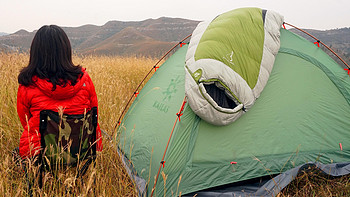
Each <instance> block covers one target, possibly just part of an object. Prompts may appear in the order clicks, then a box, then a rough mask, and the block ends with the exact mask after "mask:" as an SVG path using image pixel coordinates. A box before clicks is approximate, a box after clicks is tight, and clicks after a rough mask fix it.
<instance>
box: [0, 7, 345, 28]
mask: <svg viewBox="0 0 350 197" xmlns="http://www.w3.org/2000/svg"><path fill="white" fill-rule="evenodd" d="M240 7H260V8H264V9H271V10H274V11H276V12H278V13H280V14H282V15H283V16H284V17H285V21H286V22H289V23H292V24H294V25H296V26H298V27H302V28H313V29H322V30H323V29H334V28H341V27H350V0H288V1H285V0H171V1H168V0H45V1H44V0H0V32H6V33H13V32H15V31H18V30H20V29H25V30H27V31H33V30H36V29H39V28H40V27H41V26H42V25H46V24H57V25H59V26H69V27H77V26H81V25H85V24H94V25H103V24H105V23H106V22H108V21H110V20H119V21H140V20H145V19H149V18H154V19H155V18H159V17H162V16H166V17H179V18H186V19H194V20H200V21H202V20H210V19H211V18H213V17H215V16H217V15H218V14H221V13H223V12H226V11H229V10H232V9H235V8H240Z"/></svg>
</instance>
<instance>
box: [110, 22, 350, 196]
mask: <svg viewBox="0 0 350 197" xmlns="http://www.w3.org/2000/svg"><path fill="white" fill-rule="evenodd" d="M280 45H281V46H280V50H279V52H278V54H277V55H276V59H275V62H274V66H273V68H272V71H271V74H270V77H269V79H268V82H267V84H266V86H265V88H264V90H263V91H262V92H261V94H260V97H259V98H258V99H257V100H256V102H255V104H254V106H253V107H252V108H251V109H250V110H249V111H248V112H246V113H245V115H244V116H241V117H240V118H239V119H237V120H236V121H235V122H233V123H231V124H229V125H226V126H215V125H213V124H210V123H208V122H206V121H205V120H203V119H201V118H200V117H199V116H198V115H196V114H195V113H194V111H193V110H192V109H191V107H190V105H188V104H186V105H185V107H184V111H183V115H182V116H181V121H179V122H178V123H177V124H176V125H175V128H174V132H173V136H172V138H171V140H170V144H169V147H168V150H167V152H166V155H165V159H164V161H165V163H164V167H162V168H161V172H160V176H159V179H158V182H157V184H156V186H155V191H154V196H178V195H179V194H180V192H181V195H185V194H190V193H193V192H200V191H202V190H206V189H209V188H215V187H218V186H223V185H227V184H232V183H238V182H241V181H247V180H251V179H255V178H259V177H265V176H268V175H271V174H281V173H284V172H286V171H288V170H291V169H293V168H295V167H297V166H300V165H303V164H306V163H308V162H318V163H322V164H325V165H328V164H335V165H336V164H340V163H344V162H349V160H350V143H349V142H350V135H349V134H348V130H347V129H346V128H349V127H350V123H349V121H348V120H349V119H350V105H349V88H350V77H349V76H348V75H347V73H346V72H344V70H343V68H341V67H340V66H339V65H338V64H337V63H336V62H335V61H334V60H332V59H331V58H330V57H329V56H328V55H327V54H326V53H324V52H323V51H322V49H320V48H319V47H317V45H314V44H313V43H311V42H309V41H307V40H305V39H304V38H302V37H300V36H298V35H296V34H294V33H292V32H290V31H288V30H285V29H280ZM187 50H188V48H187V45H185V46H183V47H182V48H179V50H177V52H175V53H174V54H173V55H172V56H171V57H170V58H169V59H168V60H167V61H166V62H165V63H164V64H163V65H162V66H160V68H159V69H157V72H155V74H154V75H153V76H152V78H151V79H150V80H149V81H148V82H147V83H146V84H145V86H144V88H143V89H142V90H141V91H140V93H139V95H138V97H137V98H136V99H135V101H134V102H133V104H132V105H131V106H130V108H129V110H128V112H127V114H126V115H125V117H124V119H123V121H122V123H121V125H120V126H119V128H118V134H117V140H118V146H119V149H120V150H121V153H122V154H123V156H124V157H125V161H128V163H130V165H129V167H130V169H132V172H133V174H134V177H139V180H141V181H139V182H142V183H143V185H144V184H146V186H142V188H139V189H140V194H143V195H145V196H150V194H151V191H152V188H153V186H154V181H155V177H156V174H157V172H158V169H159V166H160V162H161V160H162V156H163V154H164V150H165V147H166V144H167V141H168V139H169V136H170V132H171V130H172V128H173V126H174V123H175V120H176V118H177V116H176V113H177V112H178V111H179V109H180V108H181V106H182V103H183V99H184V97H185V77H189V76H188V75H189V74H188V72H185V69H184V67H185V59H186V53H187ZM186 75H187V76H186ZM190 77H192V76H190ZM339 144H341V145H342V149H341V148H340V147H339ZM126 165H127V164H126ZM143 188H144V189H143Z"/></svg>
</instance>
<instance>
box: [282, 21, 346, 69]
mask: <svg viewBox="0 0 350 197" xmlns="http://www.w3.org/2000/svg"><path fill="white" fill-rule="evenodd" d="M283 24H286V25H289V26H291V27H293V28H295V29H297V30H299V31H301V32H303V33H304V34H306V35H308V36H310V37H311V38H313V39H315V40H316V41H317V42H318V43H321V44H322V45H323V46H324V47H326V48H327V49H328V50H329V51H330V52H332V53H333V54H334V55H335V56H336V57H337V58H338V59H339V60H340V61H342V62H343V63H344V64H345V66H346V67H348V68H349V69H350V66H349V65H348V64H347V63H346V62H345V61H344V60H343V59H342V58H341V57H340V56H339V55H338V54H337V53H336V52H335V51H333V50H332V49H331V48H330V47H328V46H327V45H326V44H324V43H323V42H322V41H320V40H319V39H317V38H316V37H315V36H313V35H311V34H310V33H308V32H307V31H305V30H302V29H300V28H298V27H296V26H294V25H292V24H289V23H286V22H283Z"/></svg>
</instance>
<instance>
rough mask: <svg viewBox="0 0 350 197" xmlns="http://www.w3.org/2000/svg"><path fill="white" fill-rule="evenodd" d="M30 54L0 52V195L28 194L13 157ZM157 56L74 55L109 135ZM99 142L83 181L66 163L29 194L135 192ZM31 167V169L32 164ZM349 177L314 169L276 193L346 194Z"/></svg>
mask: <svg viewBox="0 0 350 197" xmlns="http://www.w3.org/2000/svg"><path fill="white" fill-rule="evenodd" d="M28 59H29V57H28V55H27V54H17V53H12V54H1V53H0V80H1V82H0V177H1V179H0V196H28V189H27V182H26V180H27V179H26V177H25V173H24V172H23V170H22V169H21V168H20V167H18V166H17V165H16V164H14V162H13V161H12V157H11V151H12V150H13V149H14V148H15V147H17V146H18V143H19V137H20V135H21V132H22V128H21V124H20V121H19V119H18V116H17V111H16V94H17V87H18V83H17V75H18V73H19V71H20V69H21V68H22V67H24V66H26V64H27V63H28ZM156 61H157V60H156V59H150V58H133V57H123V58H122V57H106V56H99V57H97V56H86V57H77V56H75V57H74V63H75V64H80V65H82V66H83V67H85V68H87V71H88V73H89V74H90V76H91V78H92V80H93V82H94V84H95V88H96V92H97V95H98V100H99V113H100V116H99V117H100V118H99V123H100V126H101V128H102V129H103V130H105V131H106V132H107V133H108V134H109V135H113V132H114V131H113V129H114V126H115V124H116V121H117V119H118V117H119V115H120V114H121V111H122V110H123V107H124V106H125V104H126V102H127V101H128V99H129V97H130V96H131V95H132V94H133V91H134V88H135V87H136V86H137V85H138V84H139V82H140V81H141V79H142V78H143V77H144V76H145V74H146V73H147V72H148V71H149V70H150V69H151V68H152V67H153V65H154V63H155V62H156ZM103 143H104V150H103V151H102V153H100V154H99V155H98V158H97V164H96V167H95V168H89V171H88V173H87V174H86V175H85V177H84V182H81V181H79V180H75V178H74V177H75V174H76V172H75V171H74V169H64V170H62V172H60V173H59V174H58V175H57V178H53V177H52V176H50V174H46V175H45V178H44V183H45V185H44V187H43V189H39V187H38V186H37V185H36V184H35V185H34V187H33V190H34V192H33V196H137V194H136V191H135V189H134V187H133V183H132V181H131V180H130V179H129V177H128V175H127V173H126V172H125V170H124V168H123V166H122V164H121V161H120V158H119V156H118V154H117V153H116V143H115V142H113V141H110V140H109V139H108V138H107V137H106V136H104V138H103ZM30 171H31V172H35V167H31V168H30ZM349 180H350V179H349V177H343V178H339V179H333V180H329V181H328V180H326V179H325V178H322V177H321V176H318V175H315V174H311V175H302V176H300V178H299V179H297V180H296V181H294V182H293V183H292V184H291V185H290V186H288V187H287V188H286V189H285V190H284V191H283V192H282V193H280V194H279V195H278V196H346V195H350V181H349ZM67 191H70V192H67Z"/></svg>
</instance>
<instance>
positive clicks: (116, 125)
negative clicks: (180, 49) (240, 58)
mask: <svg viewBox="0 0 350 197" xmlns="http://www.w3.org/2000/svg"><path fill="white" fill-rule="evenodd" d="M191 36H192V34H190V35H188V36H186V37H185V38H184V39H182V40H181V41H180V42H178V43H177V44H175V45H174V46H173V47H172V48H171V49H170V50H169V51H168V52H166V53H165V54H164V55H163V56H162V57H161V58H160V59H159V60H158V61H157V62H156V63H155V64H154V66H153V67H152V68H151V70H150V71H149V72H148V73H147V74H146V76H145V77H144V78H143V79H142V80H141V82H140V83H139V85H138V86H137V88H136V89H135V91H134V93H133V94H132V95H131V96H130V98H129V100H128V102H127V103H126V105H125V107H124V109H123V111H122V113H121V114H120V116H119V118H118V121H117V123H116V124H115V126H114V131H115V130H116V129H117V127H118V126H119V124H120V123H121V119H122V117H123V115H124V113H125V112H126V109H127V108H128V106H129V104H130V103H131V101H132V99H133V98H134V95H135V94H136V93H137V91H138V90H139V88H140V87H141V85H142V83H143V82H144V81H145V80H146V78H147V77H148V76H149V75H150V74H151V72H152V71H153V69H156V68H157V65H158V64H159V63H160V62H161V61H162V60H163V59H164V58H165V57H166V56H167V55H168V54H169V53H170V52H171V51H172V50H174V49H175V48H176V47H177V46H179V45H181V46H182V44H183V41H185V40H186V39H188V38H189V37H191Z"/></svg>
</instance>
